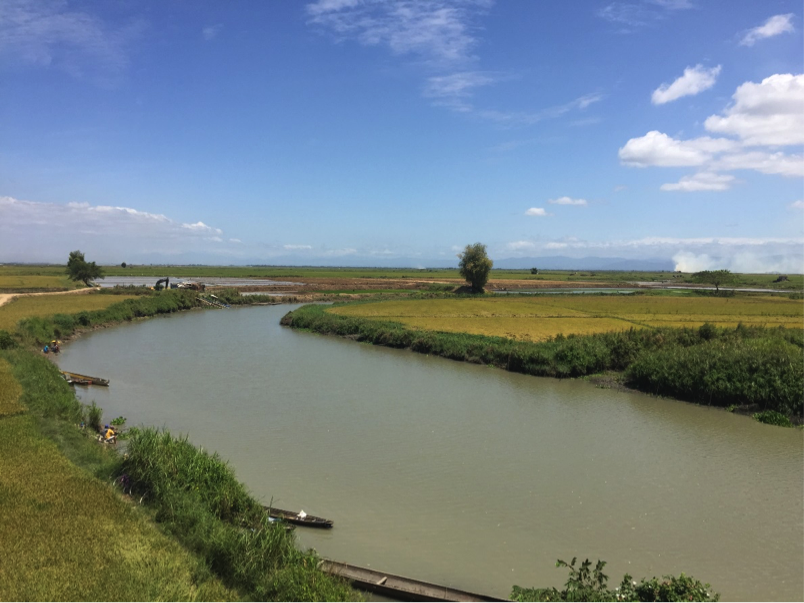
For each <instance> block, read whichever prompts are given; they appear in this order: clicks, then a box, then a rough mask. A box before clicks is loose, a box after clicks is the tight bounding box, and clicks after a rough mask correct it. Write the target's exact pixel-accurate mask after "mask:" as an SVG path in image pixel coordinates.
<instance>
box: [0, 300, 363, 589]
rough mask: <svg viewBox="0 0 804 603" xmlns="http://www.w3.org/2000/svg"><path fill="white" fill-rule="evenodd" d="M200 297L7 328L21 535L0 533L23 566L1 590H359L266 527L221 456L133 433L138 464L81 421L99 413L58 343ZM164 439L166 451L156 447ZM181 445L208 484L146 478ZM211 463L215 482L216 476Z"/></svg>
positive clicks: (11, 485) (4, 445)
mask: <svg viewBox="0 0 804 603" xmlns="http://www.w3.org/2000/svg"><path fill="white" fill-rule="evenodd" d="M196 304H197V301H196V299H195V294H194V293H192V292H178V291H168V292H163V293H160V294H155V295H154V294H151V295H148V296H145V297H141V298H137V299H126V300H124V301H122V302H121V303H118V304H114V305H112V306H110V307H108V308H105V309H103V310H96V311H92V312H80V313H78V314H75V315H57V316H51V317H32V318H29V319H24V320H22V321H20V323H19V325H18V329H17V330H16V331H15V332H13V333H8V332H7V331H3V332H2V333H0V383H2V385H3V387H2V396H0V398H1V399H0V473H2V474H3V475H4V476H7V477H8V480H4V484H3V488H2V489H0V503H2V508H3V509H4V510H5V511H8V512H7V513H0V532H2V533H3V534H4V536H8V537H4V538H3V539H0V556H1V557H2V558H4V559H6V560H10V561H9V563H5V564H4V565H3V567H2V568H0V598H3V599H11V600H14V599H40V600H93V599H98V600H100V599H107V598H109V596H110V595H109V593H110V589H113V592H114V598H122V599H129V600H149V599H154V600H155V599H160V600H161V599H171V600H190V599H193V600H196V599H198V600H233V599H240V598H249V599H251V598H255V599H258V600H354V599H355V598H356V593H355V592H354V591H352V590H351V589H350V588H349V587H348V586H347V585H346V584H345V583H343V582H342V581H340V580H336V579H333V578H331V577H329V576H326V575H325V574H323V573H322V572H320V571H319V570H318V569H317V567H316V562H317V559H316V557H315V554H314V553H311V552H302V551H301V550H299V549H297V548H296V546H295V540H294V538H293V536H292V534H290V533H287V532H286V531H285V530H284V529H281V528H277V527H276V526H274V525H273V524H270V523H269V522H268V521H267V517H265V515H264V513H263V512H262V509H261V506H260V504H259V503H258V502H257V501H256V500H254V499H253V498H252V497H251V496H250V495H249V494H248V493H247V491H246V490H245V489H244V487H243V486H242V485H241V484H240V483H239V482H237V480H236V478H235V476H234V472H233V471H232V470H231V468H229V467H228V466H227V465H226V464H225V463H222V462H221V461H220V459H218V458H217V456H216V455H209V454H207V453H205V452H203V451H200V450H198V449H196V448H195V447H194V446H192V445H190V444H189V443H188V442H186V440H181V439H174V438H172V436H171V435H170V434H169V433H168V432H166V431H162V432H158V433H157V432H156V431H154V430H144V431H138V430H132V436H131V439H130V441H129V450H130V452H129V454H128V455H127V457H125V458H121V457H119V456H118V455H117V454H116V453H115V451H114V450H113V449H111V448H109V447H105V446H100V445H98V443H97V442H96V440H95V438H94V437H92V436H93V434H90V433H87V432H86V431H84V430H82V429H79V427H78V425H79V424H82V423H85V422H86V418H87V407H84V406H82V405H81V404H80V403H79V402H78V400H77V399H76V397H75V393H74V391H73V390H72V389H71V388H70V386H69V385H67V383H66V381H64V379H62V378H61V375H60V373H59V371H58V368H57V367H56V366H54V365H53V364H52V363H51V362H49V359H48V358H46V357H44V356H42V355H41V353H39V352H38V348H39V345H41V343H42V342H44V341H50V340H51V338H60V339H65V340H66V339H68V338H70V337H74V336H75V335H77V334H79V333H81V332H84V331H87V330H93V329H97V328H101V327H105V326H109V325H113V324H120V323H122V322H125V321H132V320H135V319H137V318H144V317H147V316H155V315H158V314H166V313H171V312H177V311H182V310H188V309H191V308H193V307H195V305H196ZM88 436H89V437H88ZM154 439H157V440H159V441H161V442H163V443H164V442H167V446H163V447H162V448H161V449H158V450H156V451H151V452H150V453H147V452H146V453H143V452H142V451H143V449H144V448H147V446H146V445H145V444H144V442H147V441H149V440H154ZM178 449H180V450H182V456H183V458H184V459H185V465H186V466H187V467H191V468H197V467H199V466H202V465H206V466H207V470H205V471H204V472H203V475H201V476H199V479H200V478H201V477H203V481H199V480H198V479H196V480H195V481H193V480H192V479H190V478H189V476H188V475H184V477H183V479H181V480H178V481H173V482H170V483H167V484H164V483H163V484H160V483H159V481H158V479H154V475H156V474H153V473H151V474H150V475H149V476H146V475H144V474H143V471H142V469H143V468H150V469H153V467H155V466H158V465H159V463H160V462H161V463H165V462H171V459H173V457H174V456H175V455H172V454H171V452H173V451H175V450H178ZM211 468H214V469H215V472H214V473H215V474H216V475H217V476H218V477H217V478H216V479H215V480H208V479H207V478H208V476H209V471H210V470H211ZM161 474H162V475H164V474H165V472H161ZM113 483H116V484H118V486H117V487H115V486H113V485H112V484H113ZM119 484H123V488H122V490H123V491H122V492H121V489H120V488H121V487H120V485H119ZM188 484H189V486H188ZM221 484H225V486H226V492H221V491H220V486H221ZM134 493H136V494H137V497H136V498H134V497H132V496H131V494H134ZM232 496H234V497H235V498H236V499H237V500H239V501H240V502H239V507H238V509H239V510H238V511H237V512H231V511H232V508H231V505H229V503H228V502H227V501H228V500H229V497H232ZM135 500H140V501H141V503H143V504H142V506H140V505H138V504H134V501H135ZM210 501H214V502H215V504H214V505H211V504H210ZM222 509H228V511H227V512H222ZM43 567H47V571H44V572H43V571H42V570H41V569H37V568H43Z"/></svg>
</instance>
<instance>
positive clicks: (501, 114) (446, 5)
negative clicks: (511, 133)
mask: <svg viewBox="0 0 804 603" xmlns="http://www.w3.org/2000/svg"><path fill="white" fill-rule="evenodd" d="M493 4H494V2H493V0H318V1H317V2H313V3H311V4H308V5H307V9H306V10H307V16H308V21H309V23H310V24H311V25H313V26H317V27H320V28H321V29H322V30H323V31H326V32H329V33H330V34H332V35H334V37H335V39H336V40H337V41H338V42H345V41H349V40H353V41H356V42H357V43H359V44H362V45H364V46H376V47H383V48H385V49H387V50H388V51H390V52H391V53H392V54H394V55H397V56H404V57H412V58H413V59H414V60H415V61H417V62H418V63H419V64H420V65H421V66H423V68H424V69H425V70H426V71H429V72H430V74H431V75H428V76H427V77H426V81H425V85H424V87H423V91H422V95H423V96H424V97H425V98H428V99H430V101H431V103H432V104H433V105H435V106H440V107H446V108H448V109H450V110H452V111H456V112H459V113H464V114H471V115H472V116H473V117H476V118H479V119H483V120H488V121H492V122H496V123H499V124H503V125H509V126H510V125H532V124H535V123H537V122H539V121H542V120H544V119H550V118H555V117H558V116H561V115H564V114H565V113H567V112H569V111H572V110H584V109H586V108H587V107H588V106H589V105H591V104H593V103H595V102H598V101H599V100H601V99H602V98H603V96H602V94H599V93H595V94H587V95H585V96H581V97H579V98H577V99H575V100H574V101H570V102H569V103H565V104H561V105H556V106H552V107H548V108H546V109H541V110H537V111H505V110H497V109H490V108H484V107H477V106H476V105H475V104H474V102H473V97H474V95H475V93H476V91H477V90H478V89H480V88H484V87H488V86H491V85H494V84H498V83H500V82H501V81H505V80H510V79H514V78H515V77H516V75H514V74H505V73H500V72H492V71H483V70H479V69H476V68H474V67H475V66H476V65H477V64H478V62H479V57H478V56H477V55H476V54H475V53H476V50H477V48H478V47H479V46H480V42H481V39H480V37H479V35H478V32H479V31H480V28H479V26H478V25H477V22H478V21H479V19H480V18H481V17H482V16H484V15H485V14H486V13H487V12H488V10H489V8H490V7H491V6H492V5H493Z"/></svg>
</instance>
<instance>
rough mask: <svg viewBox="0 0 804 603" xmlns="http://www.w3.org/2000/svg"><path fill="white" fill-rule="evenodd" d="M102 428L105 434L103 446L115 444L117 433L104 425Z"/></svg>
mask: <svg viewBox="0 0 804 603" xmlns="http://www.w3.org/2000/svg"><path fill="white" fill-rule="evenodd" d="M103 428H104V429H105V430H106V432H105V433H104V434H103V443H104V444H116V443H117V432H116V431H115V430H114V427H109V426H108V425H104V426H103Z"/></svg>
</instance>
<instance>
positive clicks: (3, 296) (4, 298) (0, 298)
mask: <svg viewBox="0 0 804 603" xmlns="http://www.w3.org/2000/svg"><path fill="white" fill-rule="evenodd" d="M99 290H100V287H87V288H85V289H73V290H72V291H46V292H44V293H0V306H3V305H5V304H7V303H8V302H10V301H11V300H12V299H14V298H15V297H31V296H34V295H79V294H82V293H90V292H92V291H99Z"/></svg>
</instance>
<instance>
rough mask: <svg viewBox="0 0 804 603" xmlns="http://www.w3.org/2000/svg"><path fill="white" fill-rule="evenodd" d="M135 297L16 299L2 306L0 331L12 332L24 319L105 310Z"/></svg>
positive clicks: (70, 296)
mask: <svg viewBox="0 0 804 603" xmlns="http://www.w3.org/2000/svg"><path fill="white" fill-rule="evenodd" d="M135 297H136V296H135V295H102V294H93V293H81V294H78V295H37V296H20V297H15V298H14V299H12V300H11V301H10V302H8V303H7V304H4V305H2V306H0V329H5V330H6V331H12V330H14V329H15V328H16V326H17V323H18V322H19V321H20V320H22V319H23V318H31V317H34V316H52V315H53V314H73V313H76V312H82V311H84V310H86V311H87V312H91V311H92V310H103V309H104V308H108V307H109V306H111V305H112V304H116V303H119V302H121V301H123V300H126V299H134V298H135Z"/></svg>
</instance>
